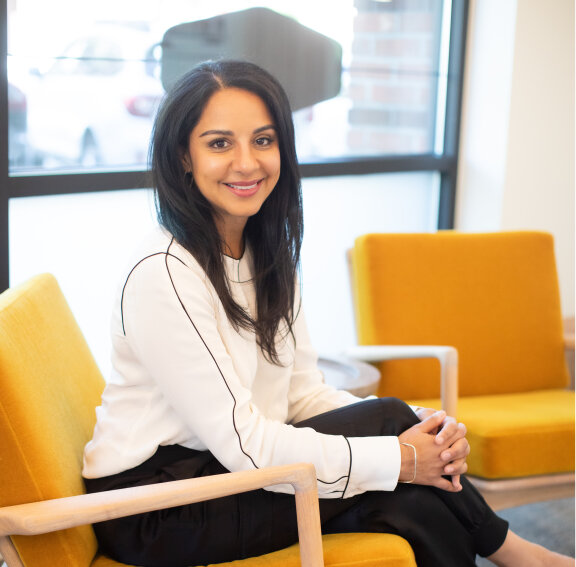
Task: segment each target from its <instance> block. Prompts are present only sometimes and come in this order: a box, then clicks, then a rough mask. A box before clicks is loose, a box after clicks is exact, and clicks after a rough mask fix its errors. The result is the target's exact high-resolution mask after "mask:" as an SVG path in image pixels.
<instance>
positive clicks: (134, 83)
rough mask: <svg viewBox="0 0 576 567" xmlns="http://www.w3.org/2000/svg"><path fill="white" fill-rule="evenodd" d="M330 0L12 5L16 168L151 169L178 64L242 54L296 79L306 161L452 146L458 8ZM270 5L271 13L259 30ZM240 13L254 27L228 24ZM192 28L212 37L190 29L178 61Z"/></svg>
mask: <svg viewBox="0 0 576 567" xmlns="http://www.w3.org/2000/svg"><path fill="white" fill-rule="evenodd" d="M256 6H258V7H260V8H259V10H255V9H254V8H255V7H256ZM327 6H328V5H327V4H326V3H319V4H315V3H311V2H310V1H309V0H267V1H261V2H256V1H255V0H221V1H220V2H217V3H215V2H213V1H212V0H195V1H194V2H190V1H189V0H172V1H171V2H161V1H160V0H138V1H136V0H124V1H123V2H121V3H118V2H112V1H103V2H98V3H90V4H88V5H87V4H86V3H75V2H72V1H71V0H52V1H51V2H49V3H46V2H43V1H42V0H15V1H14V2H11V3H9V10H10V11H9V18H8V34H9V46H8V51H9V57H8V74H9V82H10V120H9V122H10V167H11V171H12V172H17V171H19V170H23V169H50V170H56V169H67V170H81V169H84V168H103V169H107V170H110V169H122V168H142V167H144V166H145V164H146V158H147V148H148V141H149V135H150V130H151V125H152V121H153V116H154V112H155V109H156V107H157V104H158V102H159V100H160V98H161V96H162V94H163V92H164V88H163V84H162V78H163V73H164V72H165V70H166V68H167V67H168V64H169V63H172V64H173V63H174V62H177V64H178V66H179V68H182V69H185V68H186V67H187V66H190V65H192V64H193V63H194V62H195V61H197V60H203V59H206V58H214V57H219V56H222V55H226V56H230V55H231V54H232V55H237V56H244V55H245V56H246V57H248V58H252V57H253V58H256V59H257V62H260V59H262V58H264V59H265V60H266V63H267V65H268V66H269V67H270V70H271V71H272V72H273V73H274V74H276V75H277V76H279V78H281V80H283V81H284V83H285V84H284V86H285V87H286V89H287V90H288V91H289V93H290V94H291V95H292V96H293V101H294V102H295V104H294V106H295V122H296V126H297V146H298V154H299V158H300V159H301V160H302V161H314V160H318V159H322V158H339V157H343V156H358V155H386V154H414V153H429V152H433V151H435V150H436V151H438V150H439V149H440V150H441V146H440V147H439V146H438V143H437V142H436V143H435V140H436V138H437V135H438V132H441V126H442V120H441V117H442V116H443V106H444V103H445V97H444V96H443V94H442V93H443V92H444V91H445V82H446V74H445V72H443V71H442V70H443V69H444V67H445V61H443V59H445V56H444V53H445V49H444V48H443V46H444V47H445V41H443V38H446V37H447V33H448V31H449V30H448V29H447V24H446V22H447V21H449V18H447V17H446V14H448V13H449V9H450V2H449V1H448V0H389V1H381V0H333V1H332V2H330V3H329V10H330V16H329V17H327V14H326V10H327ZM263 10H267V11H268V15H267V16H266V17H267V18H268V19H266V20H265V22H266V25H263V26H258V25H257V24H258V21H260V20H258V21H257V20H255V19H254V18H255V17H256V15H257V14H260V17H262V14H263V13H264V12H263ZM62 14H66V18H62ZM238 14H241V15H242V17H243V18H244V20H245V21H244V23H243V25H242V26H238V25H236V26H235V25H229V26H228V27H226V28H224V27H223V26H226V22H232V21H233V19H234V18H237V17H239V16H238ZM270 14H272V16H270ZM234 21H236V20H234ZM183 23H188V24H191V25H193V29H194V30H196V31H198V30H200V31H201V33H194V34H188V36H187V37H186V41H183V42H181V43H179V44H178V46H177V47H178V49H180V51H179V54H178V56H177V57H173V58H172V59H171V60H169V54H170V48H171V46H172V44H171V43H170V42H166V41H164V38H165V33H166V32H167V31H168V30H171V29H173V28H174V27H175V26H179V25H181V24H183ZM194 26H195V27H194ZM250 26H252V28H250ZM247 29H253V30H256V31H255V32H252V33H247V32H246V30H247ZM163 41H164V43H163ZM282 42H284V43H282ZM163 52H165V53H164V58H165V59H164V60H163ZM335 56H336V57H337V60H336V61H334V58H335ZM302 105H305V106H302ZM438 117H440V119H439V118H438Z"/></svg>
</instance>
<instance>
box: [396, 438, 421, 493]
mask: <svg viewBox="0 0 576 567" xmlns="http://www.w3.org/2000/svg"><path fill="white" fill-rule="evenodd" d="M400 455H401V461H400V474H399V475H398V482H401V483H404V484H411V483H412V482H414V481H415V480H416V469H417V467H418V455H417V454H416V447H414V445H412V444H410V443H402V442H400Z"/></svg>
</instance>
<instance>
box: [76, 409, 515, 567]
mask: <svg viewBox="0 0 576 567" xmlns="http://www.w3.org/2000/svg"><path fill="white" fill-rule="evenodd" d="M417 422H418V418H417V416H416V415H415V414H414V413H413V412H412V411H411V410H410V408H409V407H408V406H407V405H406V404H404V402H401V401H399V400H395V399H393V398H379V399H376V400H368V401H364V402H360V403H359V404H354V405H353V406H347V407H345V408H340V409H338V410H334V411H332V412H328V413H326V414H321V415H319V416H315V417H313V418H311V419H308V420H305V421H303V422H301V423H299V424H296V427H312V428H313V429H315V430H317V431H319V432H321V433H328V434H333V435H346V436H350V437H355V436H356V437H362V436H373V435H398V434H399V433H401V432H402V431H404V430H405V429H407V428H408V427H410V426H412V425H413V424H414V423H417ZM225 472H227V471H226V469H225V468H224V467H223V466H222V465H221V464H220V463H219V462H218V461H217V460H216V459H215V458H214V457H213V456H212V455H211V454H210V453H208V452H199V451H193V450H190V449H186V448H184V447H180V446H172V447H160V448H159V450H158V452H157V453H156V455H154V456H153V457H152V458H151V459H149V460H148V461H146V462H145V463H143V464H142V465H140V466H139V467H136V468H135V469H133V470H131V471H127V472H125V473H121V474H119V475H114V476H112V477H107V478H104V479H92V480H87V481H86V485H87V489H88V491H90V492H98V491H102V490H110V489H113V488H121V487H124V486H135V485H141V484H152V483H158V482H167V481H170V480H179V479H183V478H191V477H198V476H209V475H214V474H222V473H225ZM465 491H466V492H468V493H469V494H468V496H466V497H464V498H462V497H458V495H456V498H450V497H451V496H452V495H449V494H448V493H443V491H437V490H435V489H430V488H427V487H419V486H415V485H398V487H397V489H396V490H395V491H393V492H374V493H367V494H364V495H359V496H355V497H352V498H349V499H321V500H320V514H321V521H322V525H323V531H324V532H325V533H341V532H354V531H368V532H386V533H398V534H400V535H403V536H404V537H406V538H407V539H408V540H409V541H410V543H411V544H412V545H413V547H415V552H416V553H417V555H422V553H427V547H428V546H429V545H432V544H434V545H435V546H436V547H438V541H436V540H437V539H438V537H448V538H450V540H451V541H453V538H454V536H456V535H457V534H456V533H454V531H456V532H458V531H460V533H459V534H458V537H459V538H460V542H461V543H460V547H462V549H461V550H455V553H457V554H459V556H458V559H455V561H456V562H453V563H452V564H453V565H458V567H463V566H464V565H466V563H465V562H463V558H462V553H464V550H465V549H466V550H467V549H470V548H471V547H472V546H476V547H478V545H480V546H482V543H480V544H478V542H475V541H474V538H471V537H470V536H469V535H468V534H469V532H470V531H474V530H477V531H478V530H479V531H480V532H481V531H482V529H479V528H478V526H481V525H483V524H484V523H486V524H490V521H496V523H497V524H498V525H496V526H495V527H494V528H490V529H488V530H487V533H486V534H485V536H484V539H488V540H490V539H493V536H492V533H495V534H497V539H498V537H501V534H502V532H503V529H504V527H503V525H502V524H501V523H500V522H501V521H500V520H499V519H497V518H496V520H494V519H493V518H492V516H491V514H492V512H491V511H490V510H489V509H488V508H487V506H486V504H485V503H484V501H483V499H482V498H481V497H480V496H479V495H477V493H476V492H475V490H474V489H473V488H472V487H471V486H469V484H468V483H465ZM423 498H424V502H423V500H422V499H423ZM410 502H413V504H410ZM412 508H415V510H411V509H412ZM468 508H472V510H469V509H468ZM487 510H488V511H487ZM484 514H487V515H488V516H489V518H490V521H489V522H484ZM424 516H426V517H427V518H428V519H426V520H425V521H423V522H422V523H420V522H418V521H417V519H418V517H420V518H424ZM431 516H434V521H432V518H431ZM439 518H442V520H441V521H442V523H443V524H444V526H445V529H440V527H439V526H438V523H439V522H438V519H439ZM467 523H468V524H470V525H466V524H467ZM94 528H95V531H96V535H97V537H98V540H99V542H100V545H101V548H102V551H103V552H104V553H106V554H107V555H110V556H112V557H114V558H116V559H118V560H121V561H124V562H127V563H133V564H143V565H148V566H150V567H154V566H162V567H171V566H172V565H174V566H181V565H190V564H194V563H195V564H205V563H217V562H224V561H231V560H234V559H241V558H244V557H251V556H255V555H262V554H264V553H269V552H271V551H275V550H277V549H281V548H283V547H287V546H288V545H291V544H292V543H294V542H295V541H297V537H298V535H297V527H296V512H295V502H294V497H293V496H291V495H287V494H282V493H277V492H272V491H267V490H258V491H253V492H248V493H244V494H238V495H233V496H230V497H225V498H219V499H216V500H211V501H207V502H201V503H198V504H193V505H189V506H184V507H180V508H175V509H170V510H161V511H158V512H151V513H148V514H142V515H138V516H132V517H129V518H123V519H119V520H113V521H109V522H103V523H100V524H96V525H95V526H94ZM442 534H445V536H442ZM429 540H430V541H429ZM497 545H499V543H497ZM450 546H451V547H452V543H451V544H450ZM443 547H446V546H443ZM487 549H488V552H491V551H490V549H489V547H488V548H487ZM494 550H495V549H494ZM439 553H440V555H441V556H442V557H439V558H438V559H437V560H436V559H434V558H432V557H431V558H426V559H425V560H424V563H422V561H420V562H419V563H418V564H419V565H421V564H422V565H425V564H427V565H443V567H447V566H448V565H450V563H447V562H446V561H448V560H449V557H447V556H446V552H444V551H442V550H440V551H439ZM447 555H448V556H450V552H447ZM467 555H469V557H472V563H470V565H473V564H474V563H473V557H474V555H475V551H470V552H469V553H468V554H467ZM168 557H170V558H171V561H167V558H168ZM450 561H451V560H450Z"/></svg>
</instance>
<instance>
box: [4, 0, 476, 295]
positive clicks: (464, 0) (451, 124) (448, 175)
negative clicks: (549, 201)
mask: <svg viewBox="0 0 576 567" xmlns="http://www.w3.org/2000/svg"><path fill="white" fill-rule="evenodd" d="M0 10H1V13H0V18H1V22H0V61H1V65H2V68H1V73H0V111H1V114H0V115H1V116H2V120H1V121H0V291H3V290H5V289H7V288H8V286H9V200H10V199H12V198H18V197H38V196H47V195H63V194H74V193H85V192H93V191H115V190H126V189H143V188H148V187H150V182H149V176H148V172H147V171H145V170H144V169H131V170H122V171H119V170H116V171H107V172H101V171H82V172H79V173H51V172H42V171H40V172H34V173H25V174H24V173H22V174H18V173H16V174H13V175H10V172H9V164H8V76H7V57H8V0H1V1H0ZM468 13H469V0H453V2H452V10H451V25H450V44H449V53H448V85H447V93H446V96H447V100H446V114H445V127H444V149H443V152H442V154H433V153H427V154H411V155H382V156H375V157H364V158H362V157H354V158H346V157H343V158H335V159H322V160H319V161H316V162H313V163H310V162H303V163H301V165H300V169H301V173H302V176H303V177H305V178H306V177H329V176H339V175H363V174H374V173H409V172H418V171H421V172H423V171H427V172H436V173H438V174H439V176H440V194H439V208H438V223H437V228H438V229H439V230H444V229H451V228H453V227H454V210H455V202H456V180H457V174H458V157H459V156H458V153H459V140H460V116H461V108H462V90H463V81H464V59H465V48H466V35H467V28H468ZM30 236H31V238H40V237H41V235H38V234H34V227H30Z"/></svg>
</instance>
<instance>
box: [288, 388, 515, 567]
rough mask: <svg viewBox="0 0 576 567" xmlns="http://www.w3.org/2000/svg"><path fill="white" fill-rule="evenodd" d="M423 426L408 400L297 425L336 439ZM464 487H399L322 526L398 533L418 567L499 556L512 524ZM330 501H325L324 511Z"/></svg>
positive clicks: (370, 496) (370, 404)
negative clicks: (448, 489)
mask: <svg viewBox="0 0 576 567" xmlns="http://www.w3.org/2000/svg"><path fill="white" fill-rule="evenodd" d="M418 422H419V419H418V417H417V416H416V415H415V414H414V412H413V411H412V410H411V409H410V407H409V406H407V405H406V404H405V403H404V402H402V401H400V400H397V399H394V398H380V399H377V400H369V401H365V402H361V403H360V404H355V405H353V406H348V407H345V408H341V409H338V410H335V411H333V412H328V413H326V414H322V415H320V416H316V417H313V418H311V419H309V420H306V421H304V422H301V423H299V424H297V426H308V427H312V428H314V429H316V430H317V431H320V432H322V433H328V434H332V435H347V436H349V437H354V436H357V437H362V436H373V435H399V434H400V433H402V432H403V431H405V430H406V429H408V428H409V427H412V426H413V425H415V424H416V423H418ZM462 486H463V489H462V491H461V492H458V493H448V492H445V491H443V490H439V489H436V488H432V487H427V486H418V485H406V484H399V485H398V486H397V488H396V490H394V491H393V492H373V493H367V494H365V495H362V496H361V497H360V498H358V499H357V502H355V503H354V505H353V507H351V508H350V509H349V510H346V511H344V512H342V513H341V514H340V515H336V516H335V517H334V518H333V519H332V520H329V521H327V522H325V523H324V524H323V531H325V532H326V533H328V532H331V533H338V532H350V531H358V532H360V531H368V532H386V533H397V534H399V535H402V536H403V537H405V538H406V539H407V540H408V541H409V542H410V544H411V545H412V547H413V549H414V552H415V555H416V560H417V563H418V565H419V567H421V566H422V567H427V566H430V567H432V566H438V567H448V566H454V567H464V566H467V565H470V566H472V565H474V564H475V557H476V554H479V555H483V556H487V555H490V554H492V553H494V552H495V551H496V550H497V549H498V548H499V547H500V546H501V545H502V542H503V541H504V539H505V537H506V533H507V531H508V524H507V522H506V521H505V520H502V519H501V518H499V517H498V516H496V514H494V512H493V511H492V510H491V509H490V507H489V506H488V505H487V504H486V502H485V501H484V499H483V498H482V496H481V495H480V494H479V493H478V491H477V490H476V489H475V488H474V487H473V486H472V485H471V484H470V483H469V482H468V481H467V480H466V479H465V478H463V479H462ZM330 506H332V503H331V501H327V500H321V502H320V508H321V510H323V509H324V508H330Z"/></svg>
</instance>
